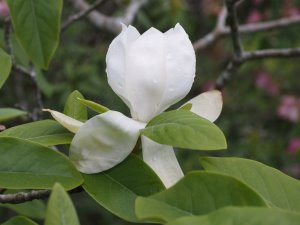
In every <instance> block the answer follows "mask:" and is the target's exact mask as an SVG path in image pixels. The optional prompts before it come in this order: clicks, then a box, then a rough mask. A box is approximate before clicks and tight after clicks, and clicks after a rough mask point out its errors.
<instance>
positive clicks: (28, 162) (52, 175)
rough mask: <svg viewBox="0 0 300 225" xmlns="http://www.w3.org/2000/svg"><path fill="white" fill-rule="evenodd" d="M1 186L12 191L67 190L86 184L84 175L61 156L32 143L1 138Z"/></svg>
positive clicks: (56, 152)
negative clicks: (58, 186) (57, 183)
mask: <svg viewBox="0 0 300 225" xmlns="http://www.w3.org/2000/svg"><path fill="white" fill-rule="evenodd" d="M0 155H1V157H0V184H1V187H2V188H8V189H50V188H51V187H52V186H53V185H54V183H55V182H60V183H61V184H62V185H63V186H64V187H65V188H66V189H68V190H69V189H73V188H75V187H77V186H79V185H81V184H82V182H83V179H82V176H81V174H80V173H79V172H78V171H77V170H76V169H75V167H74V166H73V165H72V164H71V162H70V161H69V160H68V159H67V158H66V157H65V156H64V155H63V154H61V153H59V152H58V151H55V150H53V149H51V148H47V147H45V146H43V145H40V144H36V143H34V142H31V141H27V140H22V139H18V138H12V137H0Z"/></svg>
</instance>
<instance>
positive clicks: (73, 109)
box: [64, 91, 88, 122]
mask: <svg viewBox="0 0 300 225" xmlns="http://www.w3.org/2000/svg"><path fill="white" fill-rule="evenodd" d="M78 98H81V99H83V96H82V94H81V93H80V92H79V91H73V92H72V93H71V94H70V95H69V97H68V99H67V101H66V104H65V108H64V114H66V115H67V116H70V117H72V118H74V119H76V120H80V121H83V122H84V121H86V120H87V118H88V115H87V109H86V106H85V105H84V104H82V103H81V102H80V101H79V100H78Z"/></svg>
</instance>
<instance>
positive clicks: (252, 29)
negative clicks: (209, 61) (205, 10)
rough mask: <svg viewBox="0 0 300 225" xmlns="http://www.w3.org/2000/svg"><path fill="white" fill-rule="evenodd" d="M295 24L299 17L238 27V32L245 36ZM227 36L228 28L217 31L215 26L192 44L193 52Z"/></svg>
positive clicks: (297, 22)
mask: <svg viewBox="0 0 300 225" xmlns="http://www.w3.org/2000/svg"><path fill="white" fill-rule="evenodd" d="M221 15H222V11H221V13H220V14H219V17H220V16H221ZM224 21H225V20H224ZM297 24H300V15H297V16H293V17H290V18H281V19H277V20H272V21H268V22H260V23H253V24H245V25H240V26H239V28H238V30H239V33H240V34H243V35H246V34H252V33H257V32H261V31H263V32H265V31H271V30H275V29H282V28H287V27H290V26H294V25H297ZM229 34H230V28H229V27H224V28H223V29H217V26H216V27H215V28H214V30H213V31H212V32H210V33H208V34H207V35H205V36H204V37H202V38H200V39H199V40H197V41H195V42H194V44H193V45H194V49H195V51H200V50H202V49H205V48H208V47H210V46H212V45H213V44H214V43H216V42H217V41H218V40H220V39H222V38H224V37H227V36H228V35H229Z"/></svg>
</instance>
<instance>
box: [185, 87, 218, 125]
mask: <svg viewBox="0 0 300 225" xmlns="http://www.w3.org/2000/svg"><path fill="white" fill-rule="evenodd" d="M188 103H192V108H191V111H192V112H193V113H196V114H197V115H199V116H201V117H203V118H205V119H208V120H209V121H211V122H214V121H215V120H216V119H217V118H218V117H219V115H220V113H221V111H222V106H223V99H222V93H221V92H220V91H217V90H213V91H207V92H204V93H202V94H200V95H198V96H196V97H195V98H193V99H191V100H190V101H188V102H187V103H185V104H184V105H186V104H188Z"/></svg>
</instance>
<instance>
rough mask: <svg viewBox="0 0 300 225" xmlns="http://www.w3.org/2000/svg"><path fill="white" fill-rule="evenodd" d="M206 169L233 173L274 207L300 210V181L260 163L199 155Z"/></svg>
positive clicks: (231, 174)
mask: <svg viewBox="0 0 300 225" xmlns="http://www.w3.org/2000/svg"><path fill="white" fill-rule="evenodd" d="M201 165H202V166H203V167H204V168H205V170H207V171H213V172H216V173H221V174H227V175H230V176H233V177H235V178H237V179H239V180H241V181H243V182H244V183H245V184H247V185H249V186H250V187H252V188H253V189H254V190H255V191H256V192H257V193H259V194H260V195H261V196H262V197H263V198H264V199H266V200H267V201H268V202H270V203H271V204H272V205H274V206H276V207H280V208H283V209H288V210H291V211H297V212H300V195H299V193H300V181H298V180H296V179H294V178H292V177H289V176H287V175H285V174H283V173H282V172H280V171H278V170H276V169H274V168H272V167H269V166H266V165H263V164H262V163H259V162H256V161H253V160H248V159H241V158H225V157H223V158H213V157H204V158H201Z"/></svg>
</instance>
